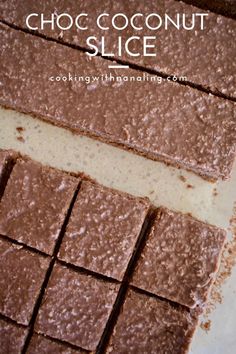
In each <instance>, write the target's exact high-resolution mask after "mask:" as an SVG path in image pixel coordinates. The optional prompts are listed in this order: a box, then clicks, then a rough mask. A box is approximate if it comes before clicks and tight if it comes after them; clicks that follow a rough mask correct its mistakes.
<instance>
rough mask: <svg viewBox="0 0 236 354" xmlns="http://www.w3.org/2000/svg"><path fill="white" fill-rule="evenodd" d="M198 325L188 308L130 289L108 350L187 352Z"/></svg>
mask: <svg viewBox="0 0 236 354" xmlns="http://www.w3.org/2000/svg"><path fill="white" fill-rule="evenodd" d="M196 325H197V320H196V318H195V317H194V316H192V315H191V314H190V312H188V310H186V309H184V308H182V307H175V306H173V305H171V304H170V303H169V302H167V301H161V300H159V299H156V298H154V297H148V296H146V295H144V294H139V293H137V292H134V291H132V290H129V291H128V294H127V296H126V299H125V302H124V305H123V307H122V309H121V313H120V315H119V317H118V320H117V323H116V326H115V328H114V331H113V334H112V336H111V340H110V344H109V346H108V348H107V351H106V353H112V354H113V353H129V354H132V353H145V354H157V353H158V354H167V353H168V354H184V353H187V352H188V347H189V344H190V342H191V339H192V336H193V333H194V330H195V328H196Z"/></svg>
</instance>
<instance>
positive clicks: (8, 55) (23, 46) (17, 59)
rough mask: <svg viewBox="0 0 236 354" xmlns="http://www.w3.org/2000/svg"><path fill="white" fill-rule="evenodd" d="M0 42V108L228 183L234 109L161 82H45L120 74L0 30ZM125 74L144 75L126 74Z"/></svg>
mask: <svg viewBox="0 0 236 354" xmlns="http://www.w3.org/2000/svg"><path fill="white" fill-rule="evenodd" d="M0 35H1V42H2V50H1V53H0V56H1V59H0V60H1V67H0V75H1V76H2V79H1V81H2V85H1V86H0V104H1V105H3V106H6V107H11V108H14V109H16V110H19V111H23V112H26V113H30V114H34V115H36V116H38V117H40V118H42V119H45V120H47V121H50V122H52V123H54V124H57V125H60V126H64V127H68V128H70V129H71V130H73V131H76V132H78V133H85V134H88V135H90V136H94V137H96V138H99V139H102V140H104V141H107V142H110V143H113V144H116V145H120V146H122V147H124V148H127V149H132V150H133V151H136V152H138V153H139V154H143V155H145V156H146V157H148V158H151V159H156V160H160V161H164V162H167V163H170V164H172V165H177V166H181V167H183V168H186V169H189V170H192V171H194V172H196V173H198V174H200V175H202V176H204V177H205V178H209V179H212V180H215V179H218V178H221V177H222V178H227V177H228V176H229V174H230V171H231V169H232V164H233V161H234V159H235V152H236V119H235V111H236V110H235V104H234V103H233V102H230V101H227V100H223V99H221V98H217V97H214V96H212V95H208V94H205V93H202V92H199V91H197V90H195V89H192V88H189V87H186V86H182V85H179V84H174V83H170V82H167V81H164V82H162V84H160V85H159V84H157V83H156V82H147V81H141V82H137V81H128V82H119V83H117V82H113V81H110V82H107V81H102V80H100V81H96V82H91V83H89V84H86V83H85V82H81V81H80V82H79V81H66V82H64V81H60V82H57V81H50V78H51V77H54V78H55V77H57V76H58V75H62V76H64V75H65V76H67V75H68V74H69V73H71V75H72V76H74V75H77V76H83V75H85V76H90V75H96V76H97V75H98V76H101V75H104V74H106V73H107V74H108V75H109V74H112V75H113V76H115V75H119V74H120V71H119V69H110V70H109V69H108V63H109V62H108V61H107V60H104V59H102V58H98V57H97V58H93V59H90V58H89V57H88V56H87V55H86V54H84V53H82V52H80V51H77V50H74V49H72V48H68V47H65V46H63V45H59V44H56V43H53V42H48V41H47V40H44V39H41V38H37V37H35V36H31V35H27V34H24V33H22V32H20V31H16V30H13V29H10V28H8V27H6V26H4V25H1V26H0ZM229 47H230V46H229ZM199 62H200V60H199ZM212 71H214V70H213V69H212ZM123 74H124V75H125V77H134V78H137V77H140V75H141V76H142V75H143V73H141V72H139V71H136V70H131V69H125V71H123ZM32 92H37V94H35V95H32Z"/></svg>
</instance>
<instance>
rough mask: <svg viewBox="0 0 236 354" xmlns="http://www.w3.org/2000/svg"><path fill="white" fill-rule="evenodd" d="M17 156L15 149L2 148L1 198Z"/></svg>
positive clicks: (0, 159) (0, 160) (0, 158)
mask: <svg viewBox="0 0 236 354" xmlns="http://www.w3.org/2000/svg"><path fill="white" fill-rule="evenodd" d="M17 156H18V155H17V153H16V152H14V151H11V150H0V199H1V197H2V195H3V192H4V189H5V186H6V183H7V180H8V178H9V175H10V173H11V170H12V167H13V165H14V163H15V161H16V158H17Z"/></svg>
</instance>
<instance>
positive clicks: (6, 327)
mask: <svg viewBox="0 0 236 354" xmlns="http://www.w3.org/2000/svg"><path fill="white" fill-rule="evenodd" d="M27 333H28V330H27V328H24V327H21V326H17V325H16V324H13V323H11V322H8V321H5V320H4V319H2V318H1V319H0V353H2V354H21V351H22V349H23V346H24V342H25V338H26V335H27Z"/></svg>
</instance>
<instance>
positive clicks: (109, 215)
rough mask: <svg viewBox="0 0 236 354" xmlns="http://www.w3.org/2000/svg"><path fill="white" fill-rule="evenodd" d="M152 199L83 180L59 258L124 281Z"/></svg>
mask: <svg viewBox="0 0 236 354" xmlns="http://www.w3.org/2000/svg"><path fill="white" fill-rule="evenodd" d="M149 205H150V204H149V202H148V201H147V200H145V199H138V198H135V197H132V196H130V195H128V194H122V193H119V192H117V191H114V190H111V189H108V188H104V187H102V186H100V185H96V184H93V183H90V182H82V185H81V188H80V190H79V194H78V196H77V200H76V202H75V204H74V207H73V211H72V215H71V218H70V220H69V224H68V226H67V229H66V234H65V236H64V238H63V242H62V245H61V248H60V253H59V258H61V259H63V260H64V261H66V262H68V263H72V264H75V265H77V266H81V267H83V268H87V269H89V270H92V271H94V272H97V273H101V274H102V275H106V276H108V277H112V278H115V279H117V280H122V279H123V276H124V273H125V271H126V269H127V266H128V263H129V260H130V258H131V256H132V254H133V251H134V248H135V244H136V242H137V239H138V236H139V234H140V232H141V229H142V225H143V223H144V219H145V217H146V215H147V212H148V209H149Z"/></svg>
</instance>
